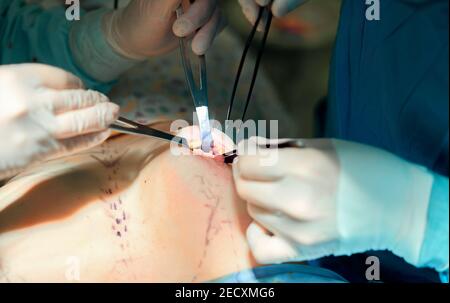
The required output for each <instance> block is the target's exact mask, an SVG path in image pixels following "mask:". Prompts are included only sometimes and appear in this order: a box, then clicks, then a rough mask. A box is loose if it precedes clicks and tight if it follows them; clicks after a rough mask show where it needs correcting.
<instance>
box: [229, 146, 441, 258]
mask: <svg viewBox="0 0 450 303" xmlns="http://www.w3.org/2000/svg"><path fill="white" fill-rule="evenodd" d="M257 140H260V141H259V142H260V143H265V139H261V138H259V139H256V138H253V139H251V140H250V141H249V142H242V143H241V144H240V145H239V152H241V151H242V150H243V146H244V145H245V144H250V145H255V142H256V141H257ZM302 141H303V142H304V143H305V144H306V146H308V148H304V149H295V148H288V149H280V150H270V151H268V150H267V149H264V155H265V157H268V156H269V154H271V153H272V154H273V153H278V161H276V162H275V163H274V164H273V165H271V166H263V165H261V163H263V162H264V161H263V160H264V159H263V158H264V157H263V156H261V155H240V156H239V157H238V158H237V162H235V163H234V164H233V172H234V179H235V184H236V188H237V191H238V193H239V195H240V196H241V197H242V198H243V199H244V200H246V201H247V202H248V211H249V214H250V215H251V216H252V218H253V219H254V220H255V223H253V224H251V226H250V227H249V228H248V230H247V237H248V241H249V244H250V247H251V249H252V251H253V254H254V256H255V258H256V260H257V261H258V262H260V263H263V264H264V263H276V262H284V261H305V260H312V259H316V258H320V257H324V256H327V255H335V256H339V255H350V254H353V253H360V252H364V251H367V250H384V249H389V250H391V251H393V252H394V253H395V254H397V255H399V256H401V257H404V258H405V259H406V260H407V261H408V262H410V263H411V264H417V262H418V259H419V254H420V248H421V245H422V242H423V238H424V233H425V227H426V220H427V209H428V203H429V202H428V201H429V196H430V192H431V187H432V182H433V177H432V175H431V174H430V173H429V172H427V170H426V169H424V168H422V167H420V166H417V165H414V164H411V163H409V162H407V161H405V160H402V159H401V158H399V157H396V156H395V155H393V154H390V153H388V152H386V151H383V150H380V149H377V148H373V147H370V146H366V145H361V144H356V143H351V142H345V141H338V140H302ZM268 153H269V154H268ZM271 158H272V159H274V158H275V157H274V155H271ZM268 231H270V232H268Z"/></svg>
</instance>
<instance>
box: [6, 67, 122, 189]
mask: <svg viewBox="0 0 450 303" xmlns="http://www.w3.org/2000/svg"><path fill="white" fill-rule="evenodd" d="M0 108H1V110H0V142H1V144H2V147H1V148H0V180H1V179H4V178H7V177H11V176H12V175H13V174H16V173H17V172H19V171H20V170H21V169H23V168H25V167H26V166H28V165H30V164H32V163H34V162H36V161H39V160H46V159H48V158H50V157H57V156H62V155H64V154H66V153H70V152H74V151H79V150H83V149H87V148H90V147H92V146H95V145H97V144H100V143H101V142H103V141H104V140H105V139H106V138H107V137H108V135H109V131H107V130H106V129H107V127H108V126H109V125H110V124H111V123H112V122H114V121H115V120H116V119H117V116H118V112H119V108H118V106H117V105H115V104H112V103H110V102H108V98H107V97H105V96H104V95H102V94H100V93H97V92H94V91H86V90H84V89H83V84H82V82H81V80H79V79H78V78H77V77H75V76H73V75H71V74H69V73H67V72H65V71H63V70H61V69H58V68H54V67H50V66H46V65H40V64H21V65H9V66H2V67H0Z"/></svg>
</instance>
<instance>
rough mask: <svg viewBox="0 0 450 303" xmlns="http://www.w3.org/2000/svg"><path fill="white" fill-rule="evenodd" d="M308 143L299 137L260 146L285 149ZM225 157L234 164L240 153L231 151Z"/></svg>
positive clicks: (229, 162)
mask: <svg viewBox="0 0 450 303" xmlns="http://www.w3.org/2000/svg"><path fill="white" fill-rule="evenodd" d="M305 147H306V145H305V144H304V143H303V141H302V140H297V139H292V140H291V139H286V140H280V141H279V142H278V143H273V144H272V143H269V144H260V145H258V148H266V149H284V148H305ZM222 156H223V158H224V162H225V163H226V164H232V163H233V162H234V159H236V158H237V157H238V156H239V155H238V151H237V150H233V151H231V152H228V153H225V154H223V155H222Z"/></svg>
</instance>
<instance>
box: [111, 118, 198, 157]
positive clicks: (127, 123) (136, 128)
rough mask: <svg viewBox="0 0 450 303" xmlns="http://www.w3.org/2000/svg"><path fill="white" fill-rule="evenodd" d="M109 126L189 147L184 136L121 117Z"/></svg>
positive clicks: (128, 132) (119, 130) (116, 129)
mask: <svg viewBox="0 0 450 303" xmlns="http://www.w3.org/2000/svg"><path fill="white" fill-rule="evenodd" d="M109 128H110V129H112V130H115V131H118V132H120V133H125V134H131V135H140V136H146V137H152V138H156V139H160V140H164V141H168V142H176V143H177V144H179V145H181V146H183V147H186V148H189V149H190V146H189V143H188V142H187V141H186V139H185V138H182V137H178V136H174V135H172V134H169V133H166V132H163V131H160V130H157V129H154V128H151V127H148V126H146V125H143V124H139V123H136V122H134V121H131V120H128V119H126V118H123V117H119V119H118V120H117V121H116V123H114V124H112V125H111V126H110V127H109Z"/></svg>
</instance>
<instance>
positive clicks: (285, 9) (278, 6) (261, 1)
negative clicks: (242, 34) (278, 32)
mask: <svg viewBox="0 0 450 303" xmlns="http://www.w3.org/2000/svg"><path fill="white" fill-rule="evenodd" d="M270 1H271V0H239V4H240V5H241V7H242V11H243V12H244V15H245V17H246V18H247V19H248V20H249V21H250V23H252V24H255V22H256V19H257V17H258V11H259V7H260V6H267V5H269V4H270ZM306 1H307V0H274V1H273V4H272V13H273V15H274V16H275V17H283V16H285V15H287V14H288V13H290V12H291V11H293V10H294V9H296V8H297V7H299V6H300V5H302V4H303V3H305V2H306Z"/></svg>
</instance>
